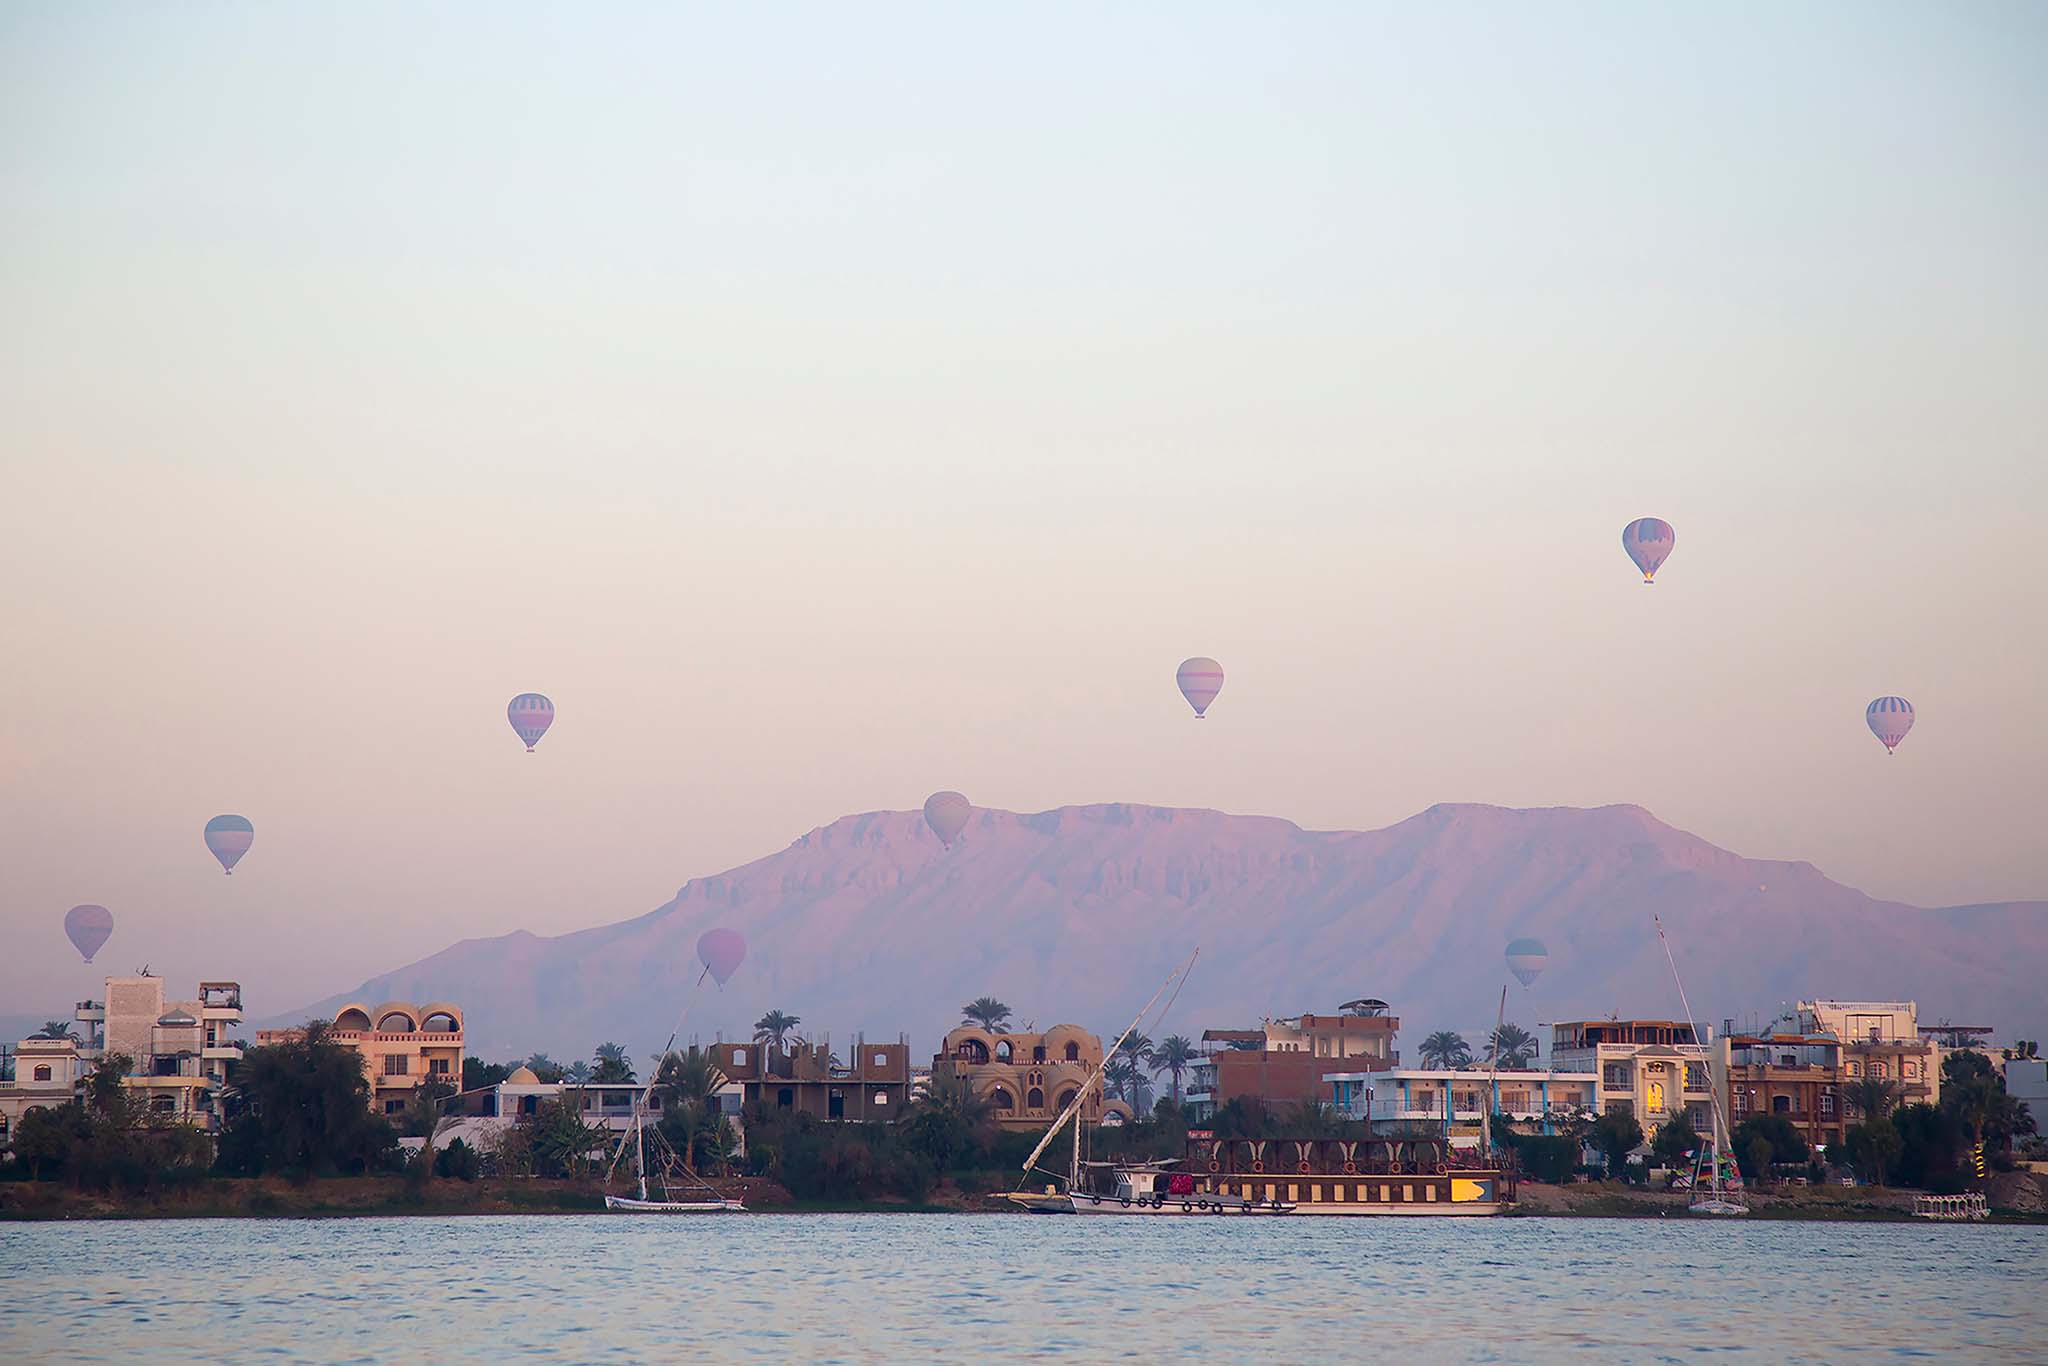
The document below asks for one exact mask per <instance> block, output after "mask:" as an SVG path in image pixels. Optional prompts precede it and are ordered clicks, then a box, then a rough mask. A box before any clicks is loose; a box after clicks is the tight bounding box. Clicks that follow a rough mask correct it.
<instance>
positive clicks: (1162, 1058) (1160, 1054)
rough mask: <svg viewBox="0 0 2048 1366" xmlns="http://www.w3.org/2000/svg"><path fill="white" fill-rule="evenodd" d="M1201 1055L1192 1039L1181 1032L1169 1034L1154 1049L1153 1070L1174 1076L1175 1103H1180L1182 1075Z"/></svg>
mask: <svg viewBox="0 0 2048 1366" xmlns="http://www.w3.org/2000/svg"><path fill="white" fill-rule="evenodd" d="M1200 1056H1201V1055H1200V1054H1199V1053H1197V1052H1196V1051H1195V1044H1194V1041H1193V1040H1192V1039H1187V1038H1183V1037H1182V1036H1180V1035H1179V1034H1169V1035H1167V1036H1166V1037H1165V1038H1163V1039H1161V1040H1160V1041H1159V1042H1158V1044H1156V1045H1155V1046H1154V1047H1153V1049H1152V1070H1153V1071H1154V1072H1165V1073H1167V1074H1168V1075H1169V1076H1171V1077H1172V1078H1173V1103H1174V1104H1175V1105H1178V1104H1180V1076H1181V1073H1183V1072H1185V1071H1187V1070H1188V1069H1189V1068H1190V1067H1193V1066H1194V1065H1195V1060H1196V1059H1197V1058H1199V1057H1200Z"/></svg>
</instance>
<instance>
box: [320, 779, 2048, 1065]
mask: <svg viewBox="0 0 2048 1366" xmlns="http://www.w3.org/2000/svg"><path fill="white" fill-rule="evenodd" d="M1653 915H1657V916H1661V917H1662V919H1663V921H1664V924H1665V926H1666V928H1667V930H1668V931H1669V933H1670V935H1671V938H1672V942H1673V945H1674V948H1675V950H1676V952H1677V954H1678V957H1679V964H1680V967H1681V969H1682V971H1683V972H1684V974H1685V978H1686V986H1687V989H1688V991H1689V992H1690V994H1691V998H1692V1003H1693V1006H1694V1008H1695V1010H1696V1011H1697V1012H1698V1013H1699V1015H1700V1017H1701V1020H1702V1023H1709V1022H1711V1023H1714V1024H1716V1025H1717V1026H1718V1024H1719V1022H1720V1021H1721V1020H1722V1019H1723V1018H1724V1017H1726V1016H1731V1015H1733V1016H1751V1015H1756V1016H1761V1017H1762V1018H1765V1019H1768V1018H1769V1017H1770V1016H1771V1015H1773V1014H1775V1013H1776V1012H1777V1010H1778V1009H1779V1007H1780V1003H1781V1002H1790V1001H1792V1000H1794V999H1796V998H1797V997H1798V996H1800V995H1806V996H1812V995H1816V994H1819V995H1826V996H1834V997H1838V998H1873V999H1875V998H1883V999H1892V998H1908V999H1915V1000H1917V1001H1919V1003H1920V1007H1921V1013H1922V1018H1923V1019H1924V1020H1927V1021H1929V1022H1932V1021H1934V1020H1936V1019H1940V1018H1943V1017H1951V1018H1954V1019H1956V1020H1957V1021H1958V1022H1962V1021H1963V1020H1964V1019H1965V1017H1967V1019H1968V1022H1969V1023H1987V1022H1988V1023H1991V1024H1994V1025H1997V1026H1998V1027H1999V1028H2000V1029H2001V1030H2002V1031H2006V1032H2017V1033H2022V1034H2025V1033H2028V1032H2029V1031H2031V1032H2034V1033H2038V1032H2040V1027H2041V1025H2042V1024H2043V1022H2044V1021H2048V1003H2044V1000H2043V994H2042V993H2041V991H2040V987H2039V984H2040V981H2041V977H2042V969H2043V967H2044V966H2048V903H2042V902H2023V903H2012V904H2004V905H1994V906H1970V907H1950V908H1946V909H1940V910H1928V909H1923V908H1919V907H1913V906H1906V905H1901V904H1898V903H1895V902H1883V901H1877V900H1873V899H1872V898H1870V897H1868V896H1865V895H1864V894H1863V893H1861V892H1858V891H1856V890H1854V889H1853V888H1849V887H1844V886H1841V885H1840V884H1838V883H1834V882H1831V881H1829V880H1828V879H1827V878H1826V877H1824V876H1822V874H1821V873H1820V872H1819V871H1818V870H1816V869H1815V868H1813V867H1812V866H1811V865H1810V864H1805V863H1779V862H1768V861H1762V860H1756V859H1745V858H1742V857H1740V856H1738V855H1736V854H1732V853H1729V852H1728V851H1726V850H1724V849H1719V848H1716V847H1715V846H1713V845H1711V844H1708V843H1706V842H1705V841H1704V840H1701V839H1698V838H1696V837H1694V836H1692V835H1689V834H1686V833H1685V832H1683V831H1680V830H1674V829H1672V828H1671V827H1669V826H1667V825H1664V824H1662V823H1661V822H1659V821H1658V820H1657V819H1656V818H1655V817H1653V816H1651V815H1650V813H1649V812H1647V811H1644V810H1643V809H1641V808H1640V807H1634V806H1610V807H1601V808H1597V809H1593V810H1584V809H1575V808H1547V809H1538V810H1509V809H1505V808H1500V807H1488V806H1458V805H1447V806H1435V807H1431V808H1430V809H1429V810H1427V811H1424V812H1422V813H1421V814H1420V815H1417V816H1414V817H1412V818H1410V819H1408V820H1405V821H1402V822H1401V823H1400V824H1398V825H1394V826H1391V827H1389V828H1387V829H1384V830H1373V831H1310V830H1302V829H1300V828H1299V827H1297V826H1295V825H1292V824H1290V823H1289V822H1287V821H1283V820H1276V819H1272V818H1269V817H1261V816H1234V815H1226V814H1224V813H1221V812H1216V811H1197V810H1178V809H1169V808H1162V807H1149V806H1131V805H1123V804H1113V805H1101V806H1080V807H1062V808H1060V809H1058V810H1054V811H1042V812H1036V813H1031V814H1023V813H1017V812H1009V811H994V810H982V811H977V812H976V813H975V815H974V817H973V820H972V821H971V822H970V824H969V825H968V828H967V830H966V832H965V834H964V835H963V836H962V837H961V839H960V840H959V842H958V843H956V844H955V845H954V847H953V848H952V849H950V850H947V849H944V848H942V847H941V846H940V844H939V842H938V841H937V840H936V839H935V838H934V837H933V836H932V835H931V833H930V832H929V831H928V830H927V829H926V827H925V825H924V821H923V818H922V816H921V815H920V814H919V813H917V812H893V811H885V812H870V813H867V814H864V815H857V816H847V817H844V818H842V819H840V820H837V821H834V822H833V823H832V824H830V825H827V826H824V827H822V828H820V829H817V830H813V831H811V832H810V833H809V834H807V835H804V836H803V837H802V838H801V839H798V840H797V841H796V842H795V843H793V844H791V845H790V846H789V847H788V848H786V849H784V850H782V851H781V852H779V853H776V854H772V855H770V856H768V857H767V858H763V859H759V860H756V861H755V862H753V863H749V864H746V865H745V866H743V867H740V868H736V869H733V870H732V871H730V872H727V873H721V874H719V875H717V876H715V877H707V878H699V879H695V880H693V881H691V882H689V883H687V884H685V885H684V887H683V888H682V889H681V890H680V891H679V892H678V893H677V894H676V896H675V898H674V899H673V900H671V901H669V902H668V903H667V904H665V905H663V906H660V907H657V908H656V909H654V910H653V911H650V912H649V913H647V914H645V915H642V916H639V917H637V918H635V919H631V920H623V921H619V922H617V923H614V924H609V925H601V926H598V927H596V928H593V929H589V930H584V931H580V932H578V933H575V934H569V935H564V936H561V937H559V938H553V939H541V938H538V937H536V936H534V935H531V934H528V933H525V932H524V931H518V932H514V933H512V934H508V935H505V936H503V937H501V938H496V939H484V940H469V941H465V942H463V943H459V944H456V945H454V946H453V947H451V948H448V949H446V950H444V951H442V952H441V953H438V954H435V955H434V956H432V957H430V958H426V959H423V960H421V961H420V962H417V963H414V964H411V965H410V966H407V967H403V968H400V969H398V970H396V971H394V972H391V973H388V974H385V975H384V976H381V977H378V978H375V979H373V980H372V981H370V982H368V983H366V984H364V985H363V986H362V987H360V988H358V989H357V990H356V991H353V992H349V993H346V994H345V995H344V996H336V997H332V998H329V999H328V1000H326V1001H322V1002H317V1003H314V1004H313V1005H310V1006H307V1007H305V1008H304V1009H302V1010H299V1011H295V1012H291V1013H290V1015H289V1016H288V1017H287V1018H290V1019H303V1018H306V1017H307V1016H309V1015H313V1014H322V1013H329V1012H331V1011H332V1010H333V1009H334V1008H335V1007H336V1006H337V1005H338V1004H339V1003H341V1002H342V1001H343V1000H346V999H358V998H363V997H368V998H373V999H375V1000H386V999H393V998H398V999H411V1000H429V999H438V1000H453V1001H457V1002H460V1003H462V1005H463V1006H464V1007H465V1009H466V1010H467V1011H468V1014H469V1037H470V1047H471V1050H472V1051H473V1052H477V1053H480V1054H482V1055H484V1056H487V1057H501V1056H508V1055H511V1054H514V1053H519V1054H524V1053H525V1052H527V1051H530V1050H532V1049H537V1048H538V1049H545V1050H548V1051H550V1052H552V1053H554V1054H555V1055H556V1056H558V1057H564V1058H566V1057H579V1056H584V1055H587V1053H588V1052H589V1050H590V1048H591V1047H592V1045H594V1044H595V1043H597V1042H599V1041H600V1040H604V1039H615V1040H618V1041H620V1042H623V1043H625V1044H627V1045H628V1047H629V1049H630V1050H631V1051H632V1052H633V1053H634V1054H635V1055H636V1056H644V1055H646V1054H647V1053H649V1052H651V1051H652V1050H653V1049H654V1048H656V1047H657V1046H658V1045H659V1044H660V1043H661V1042H662V1040H663V1039H665V1038H666V1037H667V1035H668V1033H669V1031H670V1029H671V1028H672V1027H673V1026H674V1024H675V1022H676V1021H677V1019H678V1018H679V1017H681V1016H682V1015H683V1013H684V1010H685V1007H686V1006H687V1007H688V1011H689V1013H688V1022H687V1027H686V1032H687V1033H690V1034H695V1035H698V1036H700V1037H703V1038H707V1039H708V1038H710V1037H712V1036H713V1035H714V1034H717V1033H720V1032H723V1033H724V1035H725V1036H726V1037H734V1036H735V1035H742V1034H746V1033H749V1032H750V1030H751V1022H752V1021H753V1020H754V1019H755V1018H756V1017H757V1016H759V1015H760V1014H761V1013H762V1012H763V1011H765V1010H767V1009H769V1008H770V1007H776V1008H780V1009H783V1010H787V1011H790V1012H792V1013H794V1014H797V1015H799V1016H801V1017H802V1018H803V1022H804V1023H803V1026H802V1030H803V1031H804V1032H809V1033H813V1034H814V1036H815V1035H823V1034H826V1033H829V1034H830V1035H831V1036H832V1038H833V1039H834V1040H835V1041H838V1040H843V1039H847V1038H850V1037H851V1036H852V1035H853V1034H854V1033H855V1032H856V1031H866V1032H867V1033H868V1034H869V1035H870V1036H871V1037H878V1036H885V1035H886V1036H888V1037H892V1038H893V1037H894V1036H895V1035H896V1034H897V1033H899V1032H904V1031H907V1032H909V1033H910V1034H911V1035H912V1042H913V1045H914V1046H915V1047H916V1048H917V1049H918V1050H921V1051H929V1049H930V1048H932V1047H933V1046H934V1045H935V1044H936V1042H937V1038H938V1035H939V1033H940V1032H941V1031H942V1030H944V1029H946V1028H948V1027H950V1026H951V1025H952V1024H954V1023H956V1022H957V1020H958V1007H959V1005H960V1003H961V1002H964V1001H967V1000H969V999H971V998H973V997H976V996H980V995H985V994H986V995H994V996H997V997H1000V998H1001V999H1002V1000H1004V1001H1006V1002H1008V1003H1009V1004H1010V1005H1011V1006H1012V1007H1013V1008H1014V1009H1015V1011H1016V1016H1015V1020H1014V1023H1016V1024H1019V1025H1021V1024H1022V1023H1024V1022H1025V1021H1027V1020H1036V1021H1037V1022H1038V1023H1039V1024H1040V1025H1041V1026H1049V1025H1051V1024H1053V1023H1055V1022H1057V1021H1063V1020H1070V1021H1073V1022H1076V1023H1080V1024H1085V1025H1088V1026H1090V1027H1092V1028H1097V1029H1111V1028H1114V1027H1118V1026H1120V1025H1121V1024H1122V1023H1123V1021H1124V1020H1125V1019H1126V1018H1127V1017H1128V1016H1129V1015H1130V1014H1131V1013H1132V1012H1134V1011H1135V1010H1136V1009H1137V1007H1138V1006H1139V1005H1140V1004H1142V1003H1143V1002H1144V1000H1145V999H1146V997H1148V996H1149V995H1150V994H1151V992H1152V990H1153V988H1154V987H1155V986H1156V985H1157V984H1158V982H1159V981H1160V980H1161V979H1162V978H1163V977H1164V976H1165V975H1166V973H1167V972H1169V971H1170V970H1171V969H1172V967H1173V966H1174V965H1175V964H1176V963H1178V962H1179V961H1180V960H1181V959H1182V958H1185V957H1186V955H1187V952H1188V950H1189V949H1190V948H1191V947H1193V946H1194V945H1197V944H1199V945H1200V946H1201V947H1202V958H1201V962H1200V964H1199V965H1198V966H1197V968H1196V971H1195V973H1194V976H1193V979H1192V980H1191V981H1190V983H1189V984H1188V986H1187V988H1186V990H1185V991H1184V992H1182V994H1181V996H1180V998H1179V1001H1178V1002H1177V1004H1176V1005H1175V1007H1174V1010H1173V1014H1172V1015H1171V1016H1170V1017H1169V1018H1168V1019H1167V1020H1166V1021H1165V1023H1164V1025H1163V1027H1161V1028H1158V1029H1154V1030H1153V1032H1154V1033H1155V1034H1156V1033H1161V1032H1179V1033H1184V1034H1188V1035H1191V1036H1192V1035H1196V1034H1198V1033H1199V1032H1200V1031H1201V1030H1202V1029H1203V1028H1205V1027H1209V1026H1216V1025H1232V1024H1242V1023H1245V1022H1249V1021H1256V1020H1257V1019H1258V1018H1259V1017H1261V1016H1262V1015H1267V1014H1295V1013H1298V1012H1300V1011H1303V1010H1318V1009H1320V1010H1328V1009H1331V1008H1333V1007H1335V1005H1336V1004H1337V1003H1338V1002H1340V1001H1343V1000H1346V999H1349V998H1351V997H1355V996H1362V995H1371V996H1379V997H1382V998H1384V999H1386V1000H1387V1001H1389V1002H1390V1003H1391V1004H1392V1005H1393V1008H1394V1011H1395V1013H1396V1014H1398V1015H1400V1016H1401V1017H1402V1020H1403V1031H1402V1033H1403V1035H1404V1037H1405V1038H1406V1039H1407V1040H1408V1045H1409V1047H1410V1048H1411V1049H1412V1047H1413V1043H1414V1042H1415V1041H1416V1040H1419V1039H1420V1038H1421V1037H1422V1034H1423V1033H1425V1032H1427V1031H1428V1030H1431V1029H1436V1028H1456V1029H1461V1030H1465V1031H1467V1032H1468V1033H1471V1034H1475V1035H1476V1034H1477V1033H1478V1032H1480V1031H1482V1030H1483V1029H1485V1028H1489V1027H1490V1026H1491V1024H1492V1020H1493V1014H1494V1009H1495V1006H1496V1004H1497V1001H1498V997H1499V993H1500V989H1501V985H1502V983H1503V982H1508V981H1509V978H1508V976H1507V973H1506V970H1505V968H1504V966H1503V963H1502V960H1501V951H1502V949H1503V947H1504V946H1505V945H1506V943H1507V942H1508V941H1509V940H1510V939H1514V938H1517V937H1520V936H1524V935H1529V936H1534V937H1536V938H1539V939H1542V940H1544V941H1545V943H1546V944H1547V945H1548V947H1549V950H1550V964H1549V967H1548V970H1547V971H1546V972H1545V973H1544V975H1543V976H1542V977H1541V978H1540V979H1538V981H1537V982H1536V983H1535V985H1534V986H1533V987H1532V988H1530V989H1528V990H1524V989H1523V988H1522V987H1520V986H1516V985H1512V984H1510V985H1511V991H1510V995H1509V1014H1510V1018H1513V1019H1516V1020H1518V1021H1520V1022H1521V1023H1523V1024H1524V1025H1525V1026H1526V1027H1529V1028H1531V1029H1536V1027H1537V1025H1538V1022H1547V1021H1553V1020H1560V1019H1571V1018H1581V1017H1590V1016H1604V1015H1607V1014H1609V1013H1612V1012H1620V1013H1623V1014H1646V1015H1656V1016H1669V1015H1674V1014H1677V1013H1678V1004H1677V997H1676V993H1675V992H1674V990H1673V988H1672V985H1671V975H1670V972H1669V970H1668V969H1667V967H1666V966H1665V963H1664V959H1663V952H1662V950H1661V949H1660V948H1659V947H1658V943H1657V937H1656V930H1655V926H1654V924H1653V921H1652V916H1653ZM714 925H727V926H731V927H732V928H734V929H737V930H739V931H740V932H741V933H743V934H744V935H746V936H747V939H748V941H749V944H750V951H749V955H748V958H747V960H746V962H745V964H744V965H743V966H742V967H741V968H740V970H739V972H738V974H737V975H736V976H735V977H734V978H733V980H732V982H731V983H730V984H729V985H728V986H727V987H726V988H725V989H724V990H722V991H720V990H718V989H716V988H714V987H713V986H712V985H711V984H710V983H705V984H704V985H703V986H702V987H701V988H699V987H698V986H697V985H696V983H697V979H698V977H699V976H700V968H699V966H698V964H697V961H696V957H695V944H696V940H697V936H698V935H699V934H701V933H702V932H703V931H704V930H706V929H708V928H710V927H712V926H714ZM1537 1032H1538V1033H1539V1034H1543V1035H1546V1036H1547V1031H1545V1030H1540V1029H1538V1030H1537Z"/></svg>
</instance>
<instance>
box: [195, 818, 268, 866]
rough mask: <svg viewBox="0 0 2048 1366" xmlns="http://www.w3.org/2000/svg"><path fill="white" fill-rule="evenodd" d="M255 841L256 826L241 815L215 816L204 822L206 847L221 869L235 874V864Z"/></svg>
mask: <svg viewBox="0 0 2048 1366" xmlns="http://www.w3.org/2000/svg"><path fill="white" fill-rule="evenodd" d="M255 842H256V827H255V826H253V825H251V824H249V821H248V819H247V818H246V817H243V816H215V817H214V818H213V819H212V820H210V821H208V822H207V823H206V847H207V848H208V849H210V850H212V851H213V856H214V857H215V858H217V859H219V860H220V866H221V870H222V871H223V872H225V873H226V874H227V875H228V876H229V877H233V876H234V875H235V865H236V864H237V863H239V862H241V860H242V855H244V854H246V853H248V852H249V846H250V845H252V844H254V843H255Z"/></svg>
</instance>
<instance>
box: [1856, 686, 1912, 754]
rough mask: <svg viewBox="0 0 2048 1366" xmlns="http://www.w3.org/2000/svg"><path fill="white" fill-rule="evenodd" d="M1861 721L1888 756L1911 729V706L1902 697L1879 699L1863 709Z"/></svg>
mask: <svg viewBox="0 0 2048 1366" xmlns="http://www.w3.org/2000/svg"><path fill="white" fill-rule="evenodd" d="M1863 720H1864V722H1865V723H1866V724H1867V725H1869V727H1870V733H1871V734H1872V735H1875V736H1876V737H1877V738H1878V739H1880V740H1882V741H1884V752H1885V753H1886V754H1890V753H1891V752H1892V751H1893V750H1895V749H1897V748H1898V747H1899V741H1901V740H1903V739H1905V738H1906V732H1907V731H1909V730H1911V729H1913V704H1912V703H1911V702H1908V701H1907V700H1906V699H1905V698H1903V697H1880V698H1878V699H1877V700H1876V701H1875V702H1872V703H1871V704H1870V705H1869V706H1867V707H1865V708H1864V709H1863Z"/></svg>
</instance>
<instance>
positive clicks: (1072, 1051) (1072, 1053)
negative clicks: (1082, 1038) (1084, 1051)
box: [1067, 1039, 1081, 1062]
mask: <svg viewBox="0 0 2048 1366" xmlns="http://www.w3.org/2000/svg"><path fill="white" fill-rule="evenodd" d="M1067 1061H1068V1062H1079V1061H1081V1045H1079V1044H1077V1043H1075V1042H1074V1041H1073V1040H1072V1039H1069V1040H1067Z"/></svg>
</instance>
